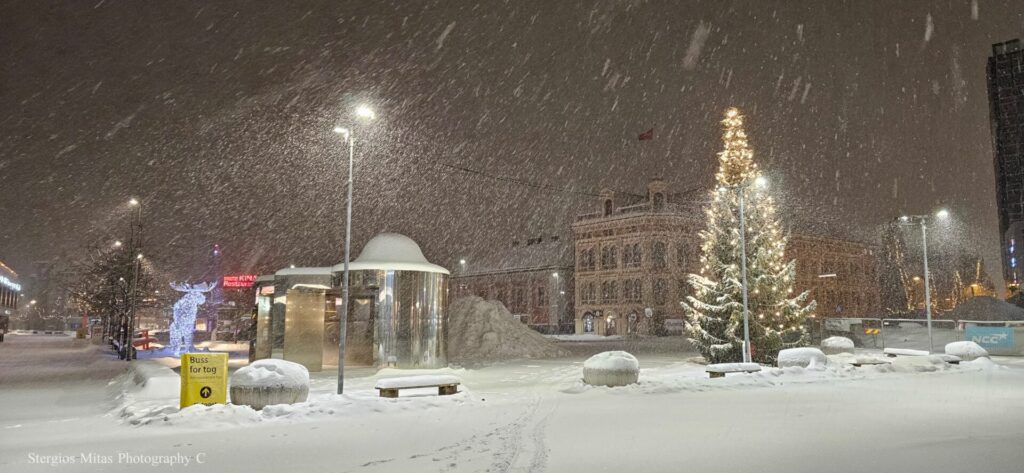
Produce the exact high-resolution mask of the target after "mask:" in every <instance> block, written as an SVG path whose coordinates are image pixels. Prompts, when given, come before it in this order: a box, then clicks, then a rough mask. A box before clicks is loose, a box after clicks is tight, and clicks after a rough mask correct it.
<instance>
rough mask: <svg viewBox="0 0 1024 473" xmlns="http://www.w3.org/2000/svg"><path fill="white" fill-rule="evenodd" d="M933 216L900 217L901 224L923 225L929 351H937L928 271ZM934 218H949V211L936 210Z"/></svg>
mask: <svg viewBox="0 0 1024 473" xmlns="http://www.w3.org/2000/svg"><path fill="white" fill-rule="evenodd" d="M932 218H933V217H932V216H930V215H904V216H902V217H900V223H901V224H904V225H920V226H921V250H922V252H923V253H924V310H925V315H926V316H927V318H928V351H935V341H934V339H933V338H932V288H931V284H930V283H929V276H930V274H929V272H928V222H929V220H931V219H932ZM934 218H938V219H940V220H946V219H948V218H949V211H948V210H946V209H940V210H939V211H938V212H935V217H934ZM913 279H914V281H919V280H920V278H918V277H917V276H914V278H913Z"/></svg>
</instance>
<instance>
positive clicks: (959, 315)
mask: <svg viewBox="0 0 1024 473" xmlns="http://www.w3.org/2000/svg"><path fill="white" fill-rule="evenodd" d="M949 315H950V316H951V317H952V318H953V319H955V320H1024V308H1021V307H1017V306H1016V305H1013V304H1010V303H1009V302H1005V301H1001V300H999V299H996V298H994V297H988V296H978V297H972V298H970V299H967V300H966V301H964V303H962V304H960V305H958V306H957V307H956V309H953V311H952V312H950V313H949Z"/></svg>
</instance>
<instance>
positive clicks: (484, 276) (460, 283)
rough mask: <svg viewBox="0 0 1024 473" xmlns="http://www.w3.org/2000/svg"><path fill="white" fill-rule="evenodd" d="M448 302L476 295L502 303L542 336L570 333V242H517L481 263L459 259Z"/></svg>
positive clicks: (557, 237) (542, 239)
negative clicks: (450, 298) (542, 334)
mask: <svg viewBox="0 0 1024 473" xmlns="http://www.w3.org/2000/svg"><path fill="white" fill-rule="evenodd" d="M451 291H452V300H455V299H458V298H460V297H464V296H470V295H474V296H480V297H483V298H484V299H488V300H497V301H501V302H502V303H503V304H504V305H505V307H506V308H508V310H509V311H510V312H512V314H513V315H514V316H515V317H516V318H517V319H518V320H519V321H520V322H522V323H524V324H528V325H529V326H530V327H531V328H533V329H535V330H537V331H539V332H542V333H571V332H572V326H573V325H572V324H573V262H572V244H571V242H569V241H567V240H566V239H565V238H564V237H563V236H560V235H542V236H535V237H532V238H527V239H525V240H516V241H513V242H511V244H510V245H509V246H508V247H505V248H500V249H495V250H493V251H490V252H488V255H487V256H486V257H485V258H484V259H471V260H463V261H460V262H459V264H458V265H457V266H456V269H455V271H453V275H452V279H451Z"/></svg>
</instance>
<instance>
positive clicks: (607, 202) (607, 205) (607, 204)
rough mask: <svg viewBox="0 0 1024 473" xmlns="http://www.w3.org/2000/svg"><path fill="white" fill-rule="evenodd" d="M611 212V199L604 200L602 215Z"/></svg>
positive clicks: (607, 214)
mask: <svg viewBox="0 0 1024 473" xmlns="http://www.w3.org/2000/svg"><path fill="white" fill-rule="evenodd" d="M611 214H612V199H607V200H605V201H604V216H605V217H607V216H609V215H611Z"/></svg>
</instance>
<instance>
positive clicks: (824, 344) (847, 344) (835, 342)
mask: <svg viewBox="0 0 1024 473" xmlns="http://www.w3.org/2000/svg"><path fill="white" fill-rule="evenodd" d="M821 351H823V352H825V354H826V355H836V354H839V353H853V340H850V339H849V338H846V337H828V338H826V339H824V340H822V341H821Z"/></svg>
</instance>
